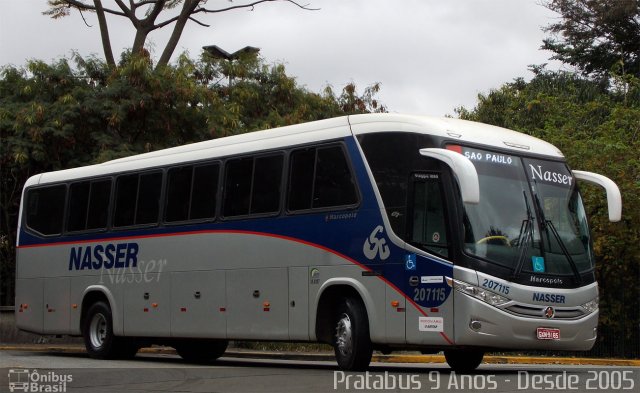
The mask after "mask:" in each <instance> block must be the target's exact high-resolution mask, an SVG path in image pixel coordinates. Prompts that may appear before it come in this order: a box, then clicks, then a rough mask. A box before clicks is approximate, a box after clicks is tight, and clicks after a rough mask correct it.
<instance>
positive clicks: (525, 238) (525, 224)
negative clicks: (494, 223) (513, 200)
mask: <svg viewBox="0 0 640 393" xmlns="http://www.w3.org/2000/svg"><path fill="white" fill-rule="evenodd" d="M522 196H523V197H524V204H525V206H526V207H527V218H526V219H525V220H522V225H521V226H520V234H519V235H518V243H519V244H518V248H519V250H520V254H519V255H518V262H517V263H516V266H515V268H514V269H513V279H514V280H515V279H517V278H518V277H519V276H520V272H521V271H522V266H523V265H524V260H525V258H526V257H527V251H529V241H530V240H531V238H532V232H533V214H532V213H531V207H530V206H529V200H528V199H527V192H526V191H525V190H522Z"/></svg>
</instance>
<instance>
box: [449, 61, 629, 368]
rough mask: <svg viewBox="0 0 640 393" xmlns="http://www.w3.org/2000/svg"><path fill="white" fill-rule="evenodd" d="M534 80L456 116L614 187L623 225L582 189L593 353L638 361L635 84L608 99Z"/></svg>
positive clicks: (600, 198)
mask: <svg viewBox="0 0 640 393" xmlns="http://www.w3.org/2000/svg"><path fill="white" fill-rule="evenodd" d="M535 72H536V75H535V77H534V78H533V79H532V80H531V81H530V82H528V83H527V82H525V81H523V80H522V79H517V80H515V81H514V82H512V83H507V84H505V85H503V86H502V87H501V88H499V89H496V90H493V91H491V92H489V93H488V94H481V95H480V96H479V97H478V104H477V106H476V107H475V108H474V109H473V110H467V109H465V108H459V109H458V110H457V112H458V114H459V115H460V117H462V118H464V119H469V120H475V121H481V122H484V123H489V124H494V125H498V126H502V127H506V128H510V129H514V130H519V131H521V132H524V133H527V134H530V135H533V136H536V137H538V138H542V139H544V140H546V141H548V142H550V143H552V144H554V145H556V146H557V147H559V148H560V149H561V150H562V152H563V153H564V154H565V156H566V158H567V161H568V163H569V165H570V166H571V167H572V168H576V169H583V170H588V171H593V172H597V173H601V174H603V175H605V176H607V177H609V178H611V179H612V180H614V181H615V182H616V183H617V184H618V186H619V187H620V191H621V192H622V199H623V219H622V222H620V223H610V222H609V221H608V216H607V204H606V198H605V195H604V192H603V191H602V190H601V189H599V188H596V187H593V186H589V185H582V184H581V186H582V192H583V197H584V202H585V205H586V208H587V214H588V216H589V217H590V224H591V231H592V234H593V238H594V249H595V253H596V274H597V278H598V282H599V284H600V337H599V342H598V344H597V346H596V348H595V349H594V350H595V351H601V350H603V348H605V347H608V346H605V342H607V343H615V349H614V351H613V352H612V353H607V354H606V355H617V356H622V355H626V356H636V357H637V356H640V332H639V331H638V326H639V323H640V315H639V313H640V309H639V307H638V298H639V297H640V290H639V281H640V267H639V266H638V265H639V264H638V261H640V156H639V155H638V151H640V94H639V92H640V80H639V79H637V78H628V81H629V91H626V92H611V91H609V90H607V89H606V85H603V84H599V83H597V82H594V81H592V80H588V79H584V78H582V77H579V76H576V75H575V74H571V73H566V72H549V71H545V70H544V69H541V68H537V69H535ZM625 343H626V345H625ZM611 347H614V346H613V345H612V346H611Z"/></svg>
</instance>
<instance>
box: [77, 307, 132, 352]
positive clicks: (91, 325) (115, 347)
mask: <svg viewBox="0 0 640 393" xmlns="http://www.w3.org/2000/svg"><path fill="white" fill-rule="evenodd" d="M82 336H83V338H84V345H85V347H86V349H87V353H88V354H89V356H90V357H92V358H94V359H115V358H130V357H134V356H135V354H136V352H138V347H137V346H136V344H135V342H134V341H133V340H132V339H128V338H124V337H117V336H116V335H115V334H113V316H112V314H111V307H109V305H108V304H107V303H105V302H103V301H99V302H96V303H94V304H92V305H91V306H90V307H89V309H87V313H86V315H85V317H84V320H83V323H82Z"/></svg>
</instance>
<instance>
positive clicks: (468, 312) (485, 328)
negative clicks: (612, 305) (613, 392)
mask: <svg viewBox="0 0 640 393" xmlns="http://www.w3.org/2000/svg"><path fill="white" fill-rule="evenodd" d="M454 296H455V303H454V304H455V306H454V307H455V324H454V326H455V339H454V341H455V344H456V345H469V346H481V347H487V348H502V349H518V350H521V349H530V350H571V351H588V350H590V349H591V348H592V347H593V345H594V344H595V341H596V338H597V326H598V311H595V312H593V313H591V314H588V315H586V316H584V317H582V318H580V319H572V320H562V319H554V318H551V319H546V318H528V317H521V316H518V315H514V314H511V313H509V312H506V311H503V310H501V309H498V308H496V307H493V306H491V305H489V304H486V303H484V302H482V301H480V300H477V299H474V298H471V297H469V296H467V295H465V294H462V293H460V292H457V291H455V295H454ZM539 328H541V329H544V330H545V331H546V332H548V331H550V330H552V331H553V332H554V333H559V337H553V338H548V339H540V338H538V329H539ZM558 330H559V332H558Z"/></svg>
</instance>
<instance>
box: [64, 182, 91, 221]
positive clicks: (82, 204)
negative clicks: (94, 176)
mask: <svg viewBox="0 0 640 393" xmlns="http://www.w3.org/2000/svg"><path fill="white" fill-rule="evenodd" d="M90 189H91V183H90V182H88V181H83V182H78V183H73V184H71V185H70V186H69V213H68V216H67V231H84V230H85V228H86V226H87V207H88V206H89V190H90Z"/></svg>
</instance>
